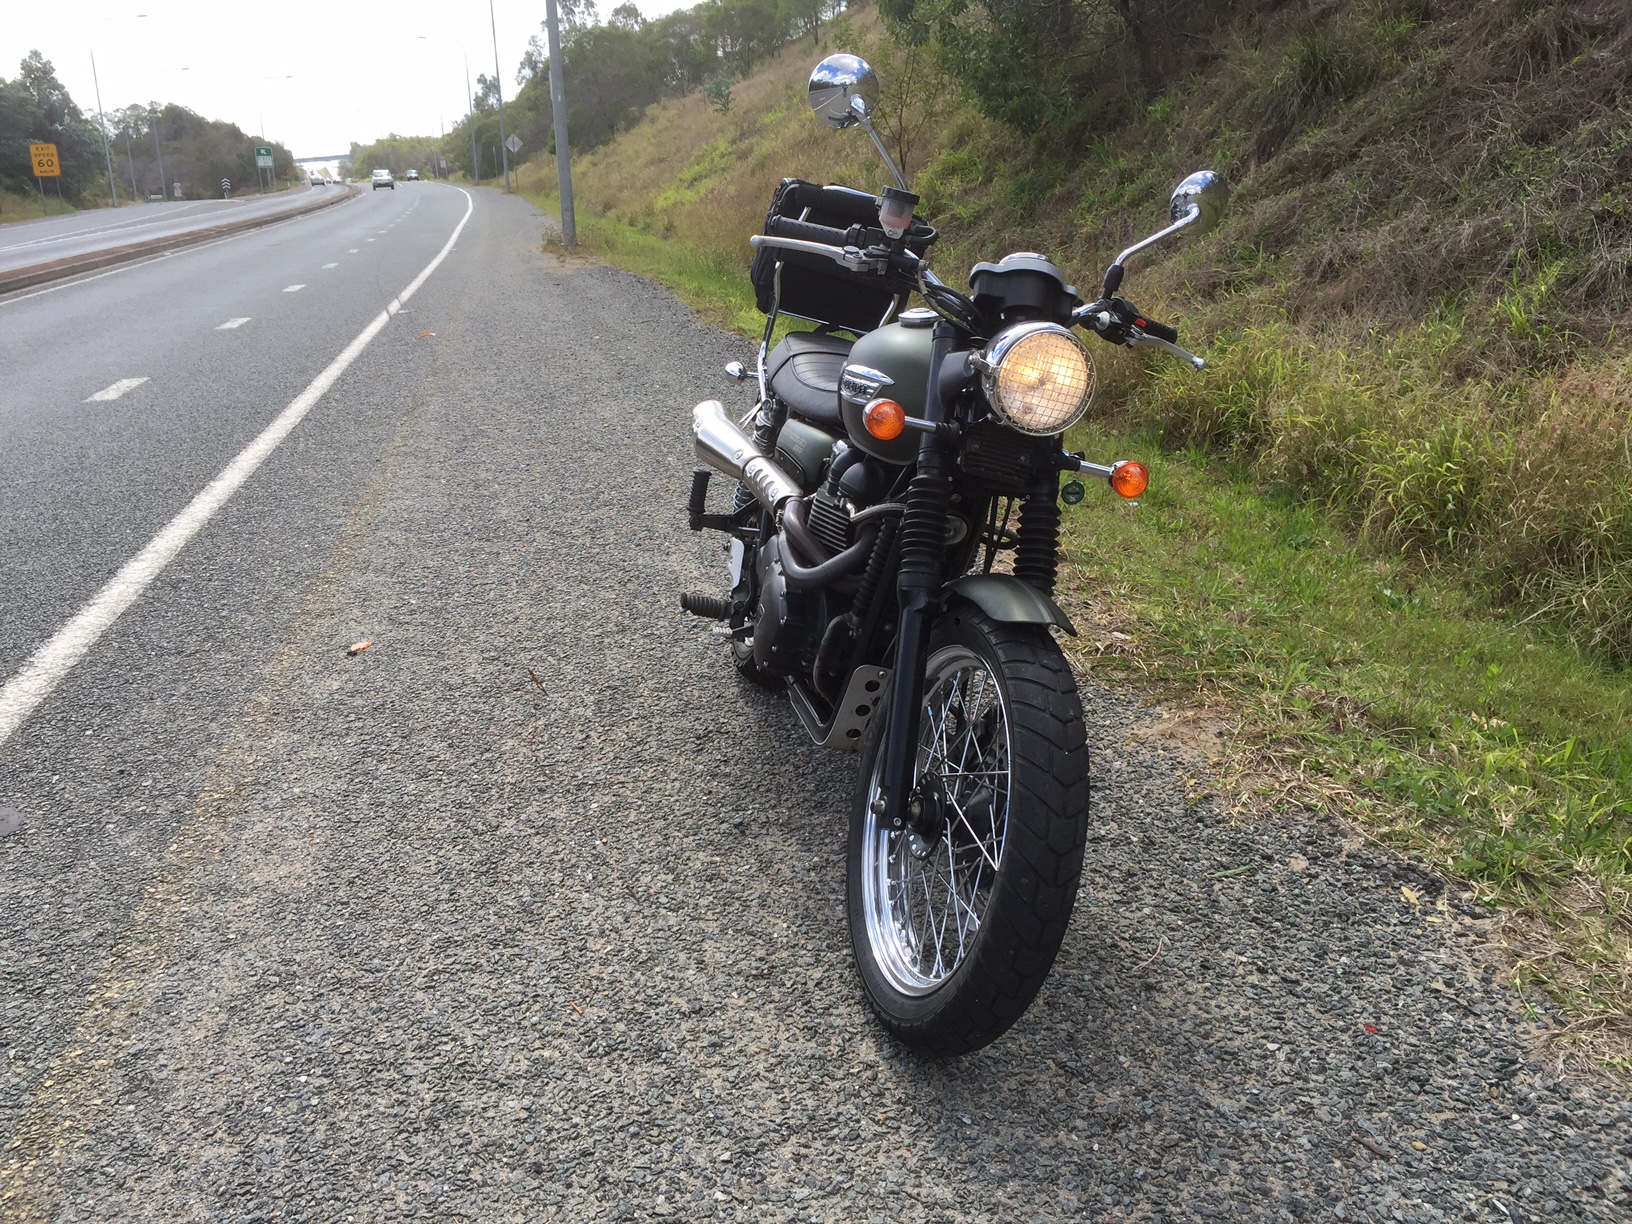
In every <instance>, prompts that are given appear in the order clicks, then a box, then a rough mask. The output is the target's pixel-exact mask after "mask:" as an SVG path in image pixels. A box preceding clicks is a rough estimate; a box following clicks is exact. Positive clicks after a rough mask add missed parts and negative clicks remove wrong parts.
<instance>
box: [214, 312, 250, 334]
mask: <svg viewBox="0 0 1632 1224" xmlns="http://www.w3.org/2000/svg"><path fill="white" fill-rule="evenodd" d="M248 322H249V316H248V315H245V316H244V317H243V318H241V319H228V320H227V321H226V322H225V323H223V324H221V325H220V326H219V327H217V328H216V329H215V330H216V331H231V330H232V329H233V328H235V327H242V326H243V325H244V324H245V323H248Z"/></svg>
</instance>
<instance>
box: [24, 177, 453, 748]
mask: <svg viewBox="0 0 1632 1224" xmlns="http://www.w3.org/2000/svg"><path fill="white" fill-rule="evenodd" d="M454 190H456V191H458V192H459V193H460V194H461V195H463V196H464V197H465V215H464V216H463V217H461V218H460V219H459V224H458V225H456V226H454V229H453V234H452V235H451V236H450V237H449V238H448V241H447V242H446V243H445V244H444V245H443V247H442V249H441V250H440V251H438V252H437V254H436V258H435V259H433V260H431V262H430V263H428V264H426V265H425V268H424V270H422V271H421V272H420V274H419V275H418V276H416V277H414V279H413V280H412V281H411V282H409V285H408V287H407V288H406V289H404V290H403V291H402V292H401V293H399V294H398V295H397V296H396V298H394V299H393V300H392V305H393V306H400V304H401V303H402V302H405V301H407V300H408V298H410V297H412V296H413V294H414V292H415V291H416V290H417V289H418V288H419V287H420V286H421V285H423V284H424V283H425V281H426V279H427V278H428V277H429V276H430V275H431V273H432V272H435V271H436V269H437V267H438V266H439V265H440V264H441V263H442V261H443V260H444V259H446V258H447V257H448V253H449V252H450V251H452V250H453V244H454V241H455V240H456V239H457V238H458V237H459V233H460V231H461V230H463V229H464V228H465V223H466V222H467V221H469V220H470V214H471V212H472V211H473V210H474V208H475V201H474V200H472V199H471V195H470V193H469V192H468V191H466V190H465V189H464V188H462V187H457V188H455V189H454ZM394 313H396V312H395V311H388V310H382V311H380V313H379V314H377V315H375V316H374V318H373V319H372V320H371V321H370V322H369V324H368V326H367V327H365V328H363V330H362V331H361V332H359V333H358V334H357V338H356V339H355V340H353V341H352V342H351V343H350V344H348V345H346V347H345V348H344V349H342V350H341V352H340V355H339V356H338V357H336V358H335V359H334V360H333V361H331V362H329V364H328V366H327V367H326V368H325V369H324V371H323V372H322V373H321V374H319V375H318V376H317V377H316V378H314V379H312V381H311V382H310V383H309V384H308V385H307V387H306V389H305V390H304V391H302V392H301V393H300V394H299V395H297V396H296V397H295V398H294V400H293V401H292V402H291V403H290V404H289V406H288V407H287V408H285V409H284V410H283V411H282V412H280V413H279V414H278V416H277V418H276V419H275V420H273V422H272V423H271V424H270V425H268V426H267V427H266V428H265V429H263V430H262V431H261V432H260V435H259V436H257V437H256V438H255V440H254V441H253V442H251V443H250V444H249V445H248V446H246V447H245V448H244V449H243V450H242V451H240V452H239V453H238V456H237V457H236V458H235V459H233V461H232V462H231V463H229V464H227V466H226V467H225V468H223V469H222V470H221V474H220V475H218V476H217V477H216V478H215V479H214V480H212V481H210V483H209V484H207V485H205V486H204V488H203V490H202V491H201V492H199V494H198V495H197V496H196V497H194V498H193V500H192V501H190V502H188V503H187V505H186V506H185V507H184V508H183V509H182V511H181V513H179V514H177V515H176V517H175V518H173V519H171V520H170V521H169V522H168V523H166V524H165V525H164V528H163V529H162V530H161V531H160V532H159V534H158V535H156V536H154V537H153V538H152V540H150V541H148V543H147V545H146V547H144V548H143V549H142V551H141V552H139V553H137V554H136V555H135V556H134V557H132V558H131V559H130V560H129V561H127V562H125V564H124V566H123V568H121V569H120V571H119V572H118V573H117V574H115V575H114V576H113V577H112V578H110V579H109V580H108V582H107V584H106V585H105V586H104V587H103V588H102V589H101V590H100V591H98V592H97V593H96V594H95V595H94V596H92V598H91V599H90V601H89V602H88V603H86V604H85V606H84V607H82V608H81V609H80V610H79V611H78V612H76V613H75V614H74V616H73V618H72V619H71V620H69V621H68V623H67V624H65V625H64V626H63V627H62V628H61V629H58V630H57V632H56V633H55V634H53V635H52V636H51V639H50V640H49V641H47V642H46V643H45V644H44V645H42V646H41V647H40V648H39V649H38V650H36V651H35V652H34V653H33V654H32V655H30V656H29V658H28V661H27V662H26V663H24V664H23V666H22V668H21V670H19V671H18V672H17V674H16V675H14V676H13V677H12V678H11V679H10V680H7V681H6V683H5V685H4V686H0V745H3V744H4V743H5V742H6V741H7V740H8V739H10V738H11V736H12V734H13V733H14V732H15V731H16V730H17V729H18V728H19V727H21V726H22V725H23V722H24V720H26V719H27V718H28V716H29V715H30V714H32V713H33V712H34V709H35V707H37V706H38V705H39V704H40V702H42V701H44V700H45V699H46V698H47V697H49V696H50V695H51V692H52V690H53V689H55V688H56V687H57V685H58V684H59V683H61V681H62V678H63V677H64V676H66V675H67V674H68V672H69V670H70V669H72V667H73V666H74V664H76V663H78V662H79V661H80V660H81V659H83V658H84V657H85V655H86V654H87V653H88V652H89V651H90V649H91V647H93V646H95V645H96V643H97V640H98V639H99V638H100V637H101V636H102V634H103V633H105V632H106V631H107V630H108V628H109V627H110V626H112V624H113V623H114V621H116V620H118V619H119V617H120V616H121V615H122V614H123V613H124V611H125V609H126V608H128V607H130V605H131V604H133V603H135V602H136V600H137V599H139V598H140V597H141V595H142V592H143V591H145V590H146V589H147V588H148V586H149V585H151V584H152V582H153V580H154V579H155V578H157V577H158V576H159V575H160V574H161V573H162V572H163V571H164V568H165V566H167V565H169V564H170V562H171V560H172V559H173V558H174V557H175V555H176V554H177V553H179V552H180V551H181V550H182V548H183V547H184V546H185V545H186V544H187V542H188V541H189V540H191V539H192V538H193V537H194V536H195V535H197V534H198V533H199V531H200V530H202V529H203V527H204V525H205V524H206V523H208V522H209V521H210V519H211V518H213V517H214V516H215V512H216V511H217V510H219V509H221V507H222V506H224V505H226V503H227V500H228V499H229V498H230V497H231V496H232V495H233V494H234V493H236V492H237V491H238V490H239V489H240V488H241V487H242V486H243V484H244V482H245V481H247V480H248V479H249V478H250V477H251V476H252V475H254V474H255V469H257V468H258V467H260V466H261V464H262V463H264V462H265V461H266V458H267V456H269V455H270V454H271V453H272V452H273V451H275V450H276V449H277V448H278V444H279V443H280V442H282V441H283V440H284V438H286V437H288V436H289V434H290V432H291V431H292V430H293V429H294V428H295V426H296V425H298V424H300V422H301V420H302V419H303V418H304V417H305V416H306V414H307V413H308V412H310V411H311V410H312V407H313V406H314V405H315V404H316V403H317V402H318V400H320V399H322V398H323V395H324V393H325V392H327V391H328V389H329V388H330V387H332V386H333V385H334V383H335V381H336V380H337V379H338V378H339V377H340V375H342V374H343V373H345V371H346V368H347V367H348V366H350V365H351V363H352V362H353V361H355V360H357V357H358V356H359V355H360V354H361V353H362V351H363V350H364V349H365V348H367V347H368V344H369V342H370V341H371V340H373V339H374V337H375V336H377V335H379V333H380V330H381V329H382V328H383V327H384V326H385V324H386V321H387V320H388V319H390V317H391V315H392V314H394Z"/></svg>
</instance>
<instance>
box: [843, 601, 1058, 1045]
mask: <svg viewBox="0 0 1632 1224" xmlns="http://www.w3.org/2000/svg"><path fill="white" fill-rule="evenodd" d="M885 721H886V720H885V719H883V718H878V719H875V720H874V724H873V727H872V729H871V735H870V737H869V740H868V743H867V747H866V749H865V751H864V752H863V755H862V762H861V778H860V784H859V785H858V787H857V795H856V803H855V809H854V812H853V814H852V818H851V825H850V842H849V851H848V862H847V868H848V880H847V887H846V893H847V901H848V908H849V919H850V942H851V946H852V948H853V949H854V951H855V956H856V966H857V969H858V970H859V971H860V974H861V980H862V984H863V986H864V987H865V988H866V991H867V996H868V999H869V1000H870V1001H871V1003H872V1005H873V1008H874V1010H875V1011H877V1013H878V1015H879V1018H880V1019H881V1020H882V1021H883V1022H884V1025H885V1027H886V1028H888V1029H889V1030H890V1031H891V1032H892V1033H894V1034H895V1035H896V1037H897V1038H899V1039H900V1040H901V1041H902V1042H904V1043H905V1044H907V1045H910V1046H912V1047H914V1048H916V1049H918V1050H920V1051H922V1052H924V1053H926V1054H930V1055H933V1056H936V1057H950V1056H953V1055H957V1054H965V1053H968V1052H969V1051H971V1050H978V1049H979V1048H980V1047H982V1046H984V1045H987V1044H988V1043H990V1042H992V1041H994V1040H996V1039H997V1038H998V1037H1000V1036H1002V1034H1003V1033H1004V1032H1006V1031H1007V1030H1008V1029H1009V1027H1010V1026H1011V1025H1013V1024H1014V1022H1015V1021H1016V1020H1018V1019H1019V1018H1020V1016H1021V1015H1022V1014H1023V1013H1024V1012H1025V1010H1026V1008H1027V1007H1028V1006H1030V1004H1031V1001H1032V1000H1033V999H1034V998H1035V997H1036V996H1037V992H1038V991H1039V990H1040V989H1041V988H1042V985H1043V981H1044V980H1045V979H1046V978H1047V977H1048V972H1049V969H1050V968H1051V967H1052V966H1053V964H1054V958H1055V956H1056V954H1058V952H1059V949H1060V944H1061V943H1062V942H1063V940H1064V938H1065V931H1066V926H1067V924H1068V923H1069V921H1070V918H1071V908H1072V905H1073V904H1074V903H1075V901H1076V895H1077V885H1078V882H1079V880H1080V879H1081V876H1082V855H1083V846H1084V840H1085V837H1086V834H1087V828H1088V750H1087V745H1086V741H1085V734H1084V731H1083V723H1082V703H1081V700H1080V698H1079V697H1078V695H1077V687H1076V682H1075V680H1074V679H1073V677H1072V675H1071V669H1070V667H1069V665H1067V663H1066V661H1065V657H1064V655H1062V654H1061V653H1060V649H1059V647H1058V646H1057V645H1056V644H1055V643H1054V640H1053V639H1052V638H1051V637H1049V635H1048V632H1047V630H1045V629H1042V628H1039V627H1037V626H1031V625H1007V624H1001V623H999V622H997V621H993V620H991V619H990V618H989V617H987V616H986V615H985V614H984V613H982V612H980V611H979V610H978V609H976V608H973V607H970V606H968V605H961V604H960V605H956V606H954V607H953V608H952V609H950V610H949V611H948V612H947V613H946V614H944V615H943V616H942V618H941V620H940V621H939V622H938V623H937V624H936V625H935V627H934V631H933V633H932V634H931V637H930V651H929V665H928V667H927V669H926V672H925V679H924V697H923V702H922V707H921V711H920V723H921V725H920V728H919V736H918V763H917V766H916V770H915V773H914V786H915V789H917V790H918V791H919V792H920V793H926V794H930V795H932V796H936V798H934V799H933V800H932V802H933V803H934V804H935V810H936V811H937V812H938V813H939V814H938V815H937V816H936V817H935V818H934V820H933V828H932V829H931V830H929V831H926V833H925V834H924V835H923V836H922V837H920V836H918V835H917V834H914V833H912V832H911V830H907V829H902V830H895V829H891V828H888V827H886V825H885V822H884V819H883V818H882V817H880V816H878V815H876V814H875V813H874V812H873V810H872V804H873V800H874V799H875V798H876V797H877V795H878V792H879V787H880V786H881V785H882V781H883V773H884V766H883V756H884V751H883V748H884V742H885V738H886V733H885V729H884V726H885ZM932 838H933V840H931V839H932Z"/></svg>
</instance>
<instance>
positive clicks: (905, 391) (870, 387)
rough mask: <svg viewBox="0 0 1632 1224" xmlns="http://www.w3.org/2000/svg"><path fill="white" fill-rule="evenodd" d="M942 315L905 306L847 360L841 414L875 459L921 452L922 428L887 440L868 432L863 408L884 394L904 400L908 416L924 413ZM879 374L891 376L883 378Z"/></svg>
mask: <svg viewBox="0 0 1632 1224" xmlns="http://www.w3.org/2000/svg"><path fill="white" fill-rule="evenodd" d="M938 317H939V316H937V315H936V314H935V312H934V311H933V310H922V309H920V310H906V311H903V312H902V313H901V317H900V319H899V320H897V321H896V322H894V323H886V324H885V325H884V326H883V327H880V328H877V329H875V330H873V331H870V332H868V333H867V334H866V335H865V336H863V337H862V338H861V339H860V340H857V341H856V345H855V347H854V348H852V349H851V350H850V356H849V357H848V358H846V360H845V365H844V372H845V377H844V378H843V379H842V380H841V382H840V384H839V415H840V417H841V418H842V419H843V421H844V429H845V433H847V434H848V435H849V437H850V441H851V442H852V443H853V444H855V445H856V446H858V447H860V448H861V449H862V450H863V451H865V452H866V453H867V454H869V455H872V456H873V457H874V458H875V459H882V460H883V461H884V462H886V463H894V464H908V463H911V462H912V461H913V460H914V459H916V458H917V457H918V434H917V433H916V432H914V431H913V430H910V429H909V430H907V431H906V432H905V433H903V434H902V435H901V436H900V437H899V438H893V439H891V440H890V441H888V442H881V441H879V440H878V439H877V438H875V437H873V436H872V434H870V433H868V432H867V426H866V424H865V422H863V420H862V409H864V408H866V407H867V405H868V404H870V403H871V402H872V401H873V400H875V399H879V398H884V399H893V400H894V401H895V402H896V403H898V404H900V405H901V407H903V408H905V409H906V410H907V415H908V416H913V417H921V416H923V415H924V396H925V392H926V390H927V388H928V386H929V349H930V344H931V341H932V332H933V330H934V327H935V321H936V319H937V318H938ZM875 374H882V375H884V376H885V377H886V378H888V379H889V380H890V381H889V382H888V383H881V382H880V381H879V380H878V379H877V378H876V377H874V375H875Z"/></svg>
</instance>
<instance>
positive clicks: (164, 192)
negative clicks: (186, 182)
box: [148, 111, 170, 200]
mask: <svg viewBox="0 0 1632 1224" xmlns="http://www.w3.org/2000/svg"><path fill="white" fill-rule="evenodd" d="M148 118H149V120H150V121H151V122H152V124H153V156H154V157H156V158H157V159H158V162H159V194H160V195H161V196H163V197H164V198H165V199H167V200H168V199H169V198H170V185H169V184H168V183H166V182H165V181H164V154H163V152H161V151H160V149H159V116H158V114H157V113H154V112H151V111H150V112H149V113H148Z"/></svg>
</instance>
